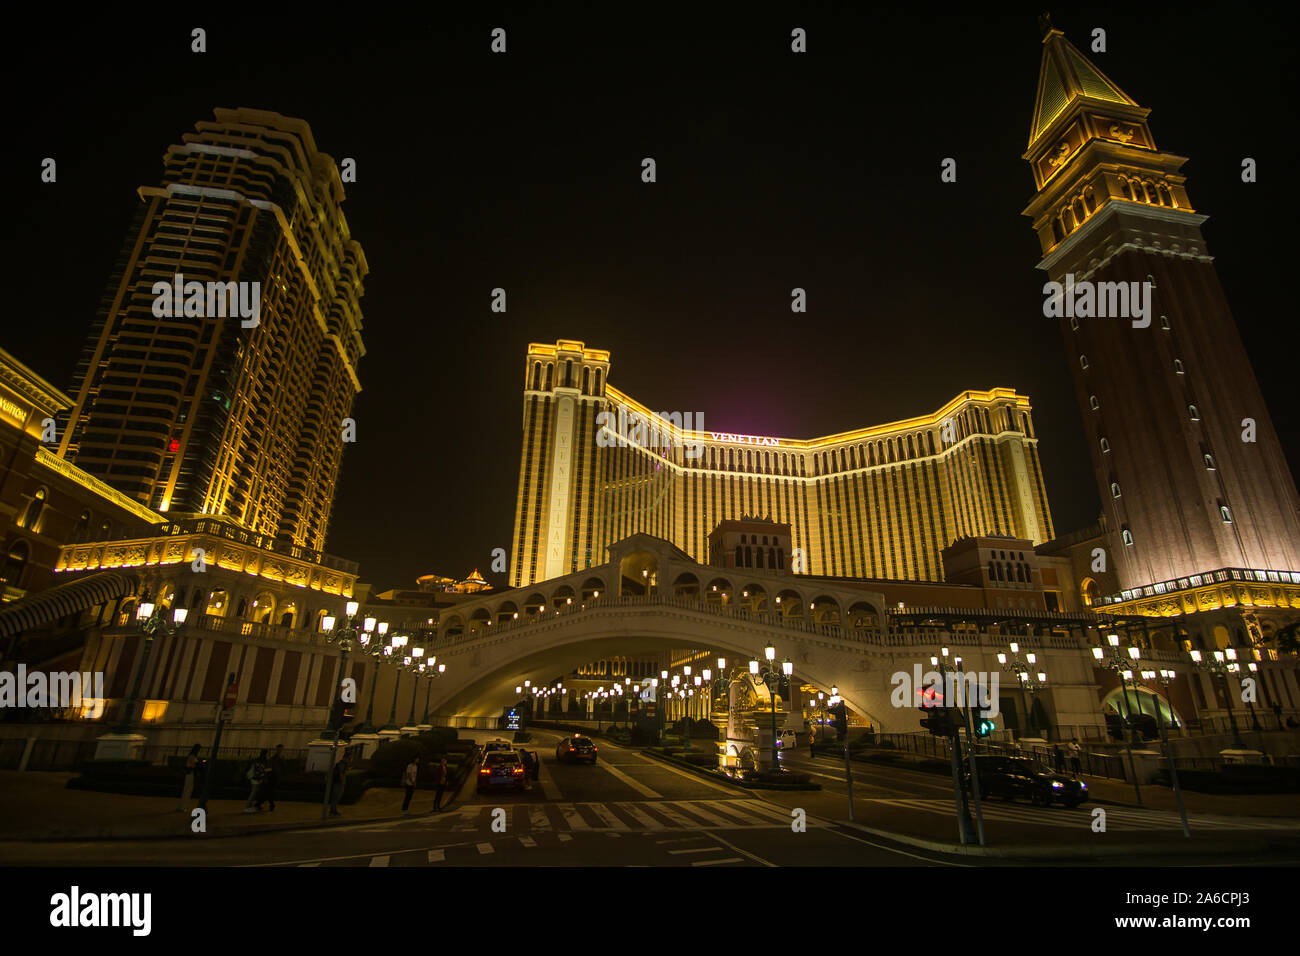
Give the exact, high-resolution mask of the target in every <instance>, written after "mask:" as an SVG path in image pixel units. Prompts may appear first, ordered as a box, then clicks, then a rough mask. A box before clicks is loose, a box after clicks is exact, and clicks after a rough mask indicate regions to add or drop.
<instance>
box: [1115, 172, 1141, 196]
mask: <svg viewBox="0 0 1300 956" xmlns="http://www.w3.org/2000/svg"><path fill="white" fill-rule="evenodd" d="M1119 181H1120V184H1121V185H1122V186H1123V187H1124V195H1125V196H1127V197H1128V199H1129V202H1137V201H1138V198H1137V196H1136V195H1134V193H1133V180H1131V179H1128V178H1126V177H1123V176H1121V177H1120V180H1119Z"/></svg>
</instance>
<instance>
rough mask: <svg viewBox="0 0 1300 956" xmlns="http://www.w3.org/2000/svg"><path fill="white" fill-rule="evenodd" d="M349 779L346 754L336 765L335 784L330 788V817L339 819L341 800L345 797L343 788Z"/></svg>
mask: <svg viewBox="0 0 1300 956" xmlns="http://www.w3.org/2000/svg"><path fill="white" fill-rule="evenodd" d="M347 779H348V757H347V754H344V755H343V757H342V758H341V759H340V760H339V762H338V763H336V764H335V765H334V782H333V784H332V785H331V787H330V816H332V817H337V816H340V814H339V798H340V797H342V796H343V788H344V786H346V784H347Z"/></svg>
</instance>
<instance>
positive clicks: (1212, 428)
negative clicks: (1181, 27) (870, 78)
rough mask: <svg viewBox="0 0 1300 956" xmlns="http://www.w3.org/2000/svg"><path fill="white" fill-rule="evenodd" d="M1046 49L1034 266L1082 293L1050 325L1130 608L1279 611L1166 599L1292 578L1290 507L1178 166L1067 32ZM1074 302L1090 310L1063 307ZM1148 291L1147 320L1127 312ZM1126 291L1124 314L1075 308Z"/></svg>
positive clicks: (1255, 599)
mask: <svg viewBox="0 0 1300 956" xmlns="http://www.w3.org/2000/svg"><path fill="white" fill-rule="evenodd" d="M1043 44H1044V46H1043V57H1042V64H1041V68H1040V71H1039V79H1038V95H1037V99H1036V101H1035V104H1034V113H1033V121H1032V127H1031V131H1030V136H1029V147H1028V150H1027V151H1026V152H1025V154H1024V158H1025V159H1026V160H1028V162H1029V164H1030V166H1031V168H1032V169H1033V174H1034V183H1035V185H1036V187H1037V189H1038V192H1037V195H1036V196H1035V197H1034V198H1033V200H1032V202H1030V204H1029V206H1028V208H1027V209H1026V210H1025V213H1024V214H1025V215H1026V216H1029V217H1031V218H1032V220H1033V225H1034V229H1035V231H1036V232H1037V234H1038V238H1039V240H1040V243H1041V245H1042V250H1043V259H1042V261H1041V262H1040V263H1039V264H1038V267H1039V268H1040V269H1043V270H1045V271H1046V272H1047V274H1048V276H1049V278H1050V279H1051V280H1052V281H1053V282H1056V283H1060V284H1061V285H1062V286H1063V287H1065V298H1066V299H1069V298H1070V297H1071V295H1072V294H1073V295H1074V296H1075V297H1076V300H1075V301H1073V302H1069V303H1064V304H1066V305H1069V306H1070V307H1069V308H1060V309H1059V311H1060V318H1059V321H1060V325H1061V330H1062V333H1063V335H1064V337H1065V342H1066V347H1067V352H1068V356H1069V366H1070V370H1071V374H1072V375H1073V378H1074V385H1075V394H1076V397H1077V400H1078V404H1079V408H1080V411H1081V414H1082V416H1083V420H1084V427H1085V429H1086V432H1087V435H1088V444H1089V446H1090V448H1091V452H1092V461H1093V467H1094V471H1095V475H1096V482H1097V488H1098V491H1099V492H1100V495H1101V500H1102V502H1103V510H1104V512H1105V519H1106V520H1105V522H1104V526H1105V528H1106V537H1107V547H1106V550H1107V551H1108V552H1109V559H1110V562H1111V564H1112V566H1113V569H1114V571H1115V572H1116V574H1117V578H1118V582H1119V587H1120V588H1121V589H1122V594H1123V597H1124V598H1125V599H1129V598H1143V597H1145V598H1152V599H1153V603H1151V604H1150V605H1149V606H1146V607H1144V610H1143V613H1164V614H1182V613H1186V612H1188V611H1195V610H1198V609H1202V610H1204V609H1209V608H1212V607H1220V606H1223V607H1226V606H1228V604H1229V603H1230V604H1232V605H1234V606H1237V605H1245V604H1252V603H1258V604H1261V605H1276V604H1278V603H1279V602H1280V603H1281V605H1282V606H1284V605H1285V603H1286V601H1287V600H1288V599H1287V598H1286V597H1285V596H1284V595H1283V594H1282V592H1281V591H1278V592H1277V593H1276V594H1275V593H1273V591H1275V590H1276V589H1273V590H1272V591H1271V590H1269V589H1267V588H1264V589H1250V588H1246V589H1244V590H1240V592H1239V593H1238V592H1237V591H1233V592H1232V593H1230V594H1229V593H1226V592H1223V590H1222V589H1221V588H1216V589H1215V593H1213V594H1210V593H1207V594H1205V595H1203V596H1202V597H1201V598H1199V599H1198V598H1195V597H1190V598H1188V601H1187V602H1183V601H1177V600H1173V599H1168V598H1164V597H1161V596H1163V595H1166V594H1167V593H1171V592H1173V591H1176V590H1183V589H1188V588H1191V589H1193V590H1194V589H1195V588H1197V587H1201V586H1202V585H1210V584H1211V583H1215V584H1216V585H1217V584H1219V583H1222V582H1228V583H1230V584H1231V583H1232V582H1234V581H1259V582H1262V583H1264V584H1270V583H1272V584H1278V583H1281V584H1286V583H1288V582H1291V583H1300V577H1298V576H1296V574H1295V572H1300V499H1298V498H1297V495H1296V486H1295V482H1294V480H1293V478H1292V476H1291V473H1290V471H1289V469H1288V467H1287V463H1286V459H1285V457H1284V455H1283V452H1282V448H1281V445H1280V443H1279V441H1278V437H1277V433H1276V431H1275V430H1274V428H1273V424H1272V422H1271V420H1270V418H1269V413H1268V409H1267V408H1266V407H1265V405H1264V399H1263V396H1262V395H1261V392H1260V389H1259V385H1258V383H1257V382H1256V379H1255V374H1254V371H1253V369H1252V368H1251V364H1250V360H1249V358H1248V357H1247V355H1246V351H1245V348H1244V346H1243V344H1242V340H1241V336H1240V334H1239V333H1238V330H1237V326H1236V323H1235V322H1234V320H1233V316H1232V313H1231V311H1230V309H1229V307H1228V303H1227V301H1226V299H1225V297H1224V293H1223V289H1222V287H1221V286H1220V284H1219V279H1218V276H1217V274H1216V272H1215V268H1214V260H1213V257H1212V256H1211V255H1210V254H1209V251H1208V250H1207V248H1206V244H1205V238H1204V237H1203V236H1202V234H1201V224H1202V223H1204V222H1205V220H1206V219H1207V218H1208V217H1207V216H1206V215H1204V214H1203V213H1198V212H1197V211H1196V210H1195V208H1193V205H1192V202H1191V199H1190V198H1189V195H1188V192H1187V189H1186V186H1185V177H1184V176H1183V175H1181V174H1180V170H1181V168H1182V166H1183V164H1184V163H1185V162H1187V160H1186V158H1185V157H1182V156H1177V155H1174V154H1173V153H1169V152H1165V151H1163V150H1161V149H1159V148H1158V147H1157V146H1156V143H1155V139H1154V137H1153V136H1152V133H1151V129H1150V127H1149V125H1148V123H1147V116H1148V114H1149V113H1150V110H1148V109H1145V108H1143V107H1141V106H1139V105H1138V104H1137V102H1135V101H1134V100H1133V99H1132V98H1131V97H1130V96H1128V95H1127V94H1126V93H1124V92H1123V91H1122V90H1121V89H1120V88H1119V87H1118V86H1117V85H1116V84H1115V83H1114V82H1113V81H1112V80H1111V79H1109V78H1108V77H1107V76H1106V75H1105V74H1104V73H1102V72H1101V70H1099V69H1098V68H1097V67H1096V66H1095V65H1094V64H1093V63H1091V62H1089V60H1088V59H1087V58H1086V57H1085V56H1084V55H1083V54H1082V53H1080V52H1079V50H1078V49H1076V48H1075V47H1074V46H1073V45H1072V44H1071V43H1070V42H1069V41H1068V40H1067V39H1066V38H1065V36H1064V34H1062V32H1061V31H1060V30H1055V29H1049V30H1048V31H1047V33H1046V35H1045V36H1044V39H1043ZM1071 277H1072V278H1071ZM1089 284H1091V287H1089ZM1071 286H1072V287H1073V290H1074V291H1073V293H1072V292H1071V289H1070V287H1071ZM1084 293H1086V294H1088V295H1094V294H1095V301H1094V303H1093V306H1092V308H1091V309H1089V308H1088V307H1086V306H1085V307H1084V308H1075V307H1073V306H1075V305H1078V304H1079V302H1081V301H1082V300H1081V299H1078V298H1077V297H1078V296H1081V295H1083V294H1084ZM1046 295H1047V293H1046V292H1045V296H1046ZM1144 296H1146V297H1148V298H1147V303H1148V304H1149V310H1148V313H1147V314H1146V315H1145V316H1143V315H1141V314H1139V310H1138V309H1135V308H1134V307H1133V306H1134V304H1135V299H1136V300H1137V301H1138V302H1140V301H1141V297H1144ZM1124 297H1126V298H1127V299H1128V300H1129V308H1128V309H1127V310H1124V309H1122V308H1121V309H1119V310H1115V309H1113V308H1112V309H1110V310H1109V314H1108V315H1107V317H1094V316H1090V315H1087V314H1081V313H1087V312H1088V311H1092V312H1094V314H1095V312H1096V311H1097V306H1098V305H1099V304H1100V303H1102V302H1103V301H1105V302H1107V303H1109V304H1110V305H1111V306H1114V305H1115V304H1116V303H1117V302H1120V304H1121V305H1122V301H1121V300H1122V298H1124ZM1116 311H1119V312H1121V313H1122V314H1119V315H1117V314H1115V312H1116ZM1256 590H1257V591H1258V592H1259V593H1258V594H1255V593H1254V591H1256ZM1189 593H1190V592H1189ZM1198 602H1199V603H1198ZM1225 602H1227V603H1225Z"/></svg>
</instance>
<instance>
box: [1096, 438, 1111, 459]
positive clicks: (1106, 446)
mask: <svg viewBox="0 0 1300 956" xmlns="http://www.w3.org/2000/svg"><path fill="white" fill-rule="evenodd" d="M1097 444H1098V445H1099V446H1101V453H1102V454H1103V455H1107V454H1109V453H1110V442H1108V441H1107V440H1106V439H1104V438H1103V439H1102V440H1101V441H1099V442H1097Z"/></svg>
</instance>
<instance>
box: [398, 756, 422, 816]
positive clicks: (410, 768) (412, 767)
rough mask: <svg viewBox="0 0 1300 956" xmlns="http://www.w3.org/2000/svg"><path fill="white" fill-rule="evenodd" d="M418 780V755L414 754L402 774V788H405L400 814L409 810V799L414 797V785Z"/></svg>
mask: <svg viewBox="0 0 1300 956" xmlns="http://www.w3.org/2000/svg"><path fill="white" fill-rule="evenodd" d="M419 780H420V755H419V754H416V755H415V756H414V757H412V758H411V762H410V763H408V764H407V765H406V772H405V773H403V774H402V786H403V787H405V788H406V799H405V800H403V801H402V812H403V813H407V812H408V811H409V810H410V809H411V798H412V797H413V796H415V785H416V784H417V783H419Z"/></svg>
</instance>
